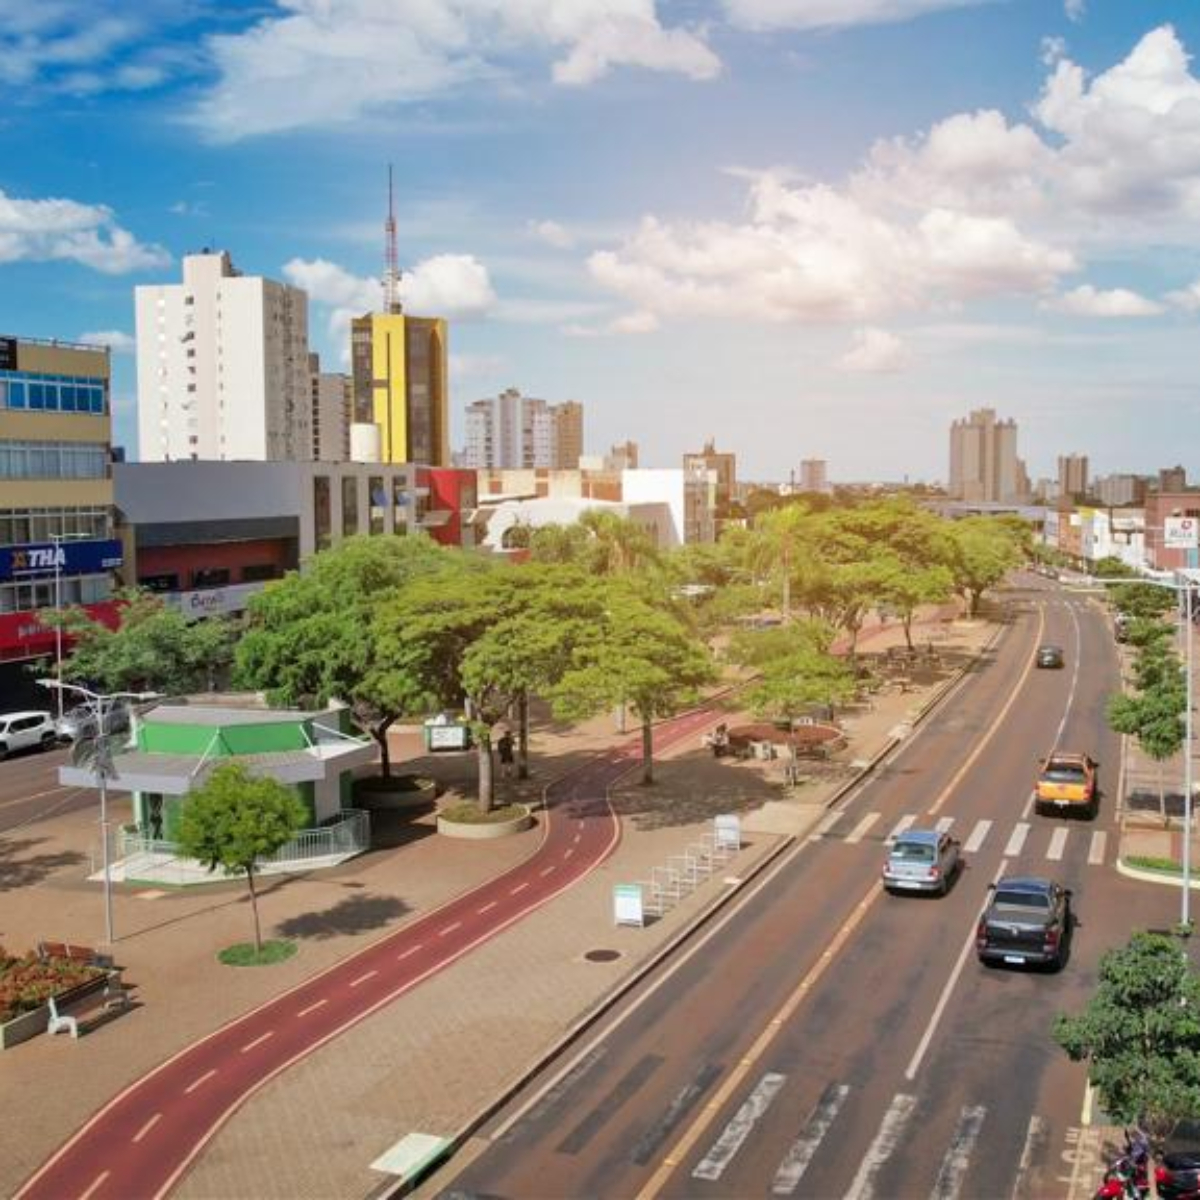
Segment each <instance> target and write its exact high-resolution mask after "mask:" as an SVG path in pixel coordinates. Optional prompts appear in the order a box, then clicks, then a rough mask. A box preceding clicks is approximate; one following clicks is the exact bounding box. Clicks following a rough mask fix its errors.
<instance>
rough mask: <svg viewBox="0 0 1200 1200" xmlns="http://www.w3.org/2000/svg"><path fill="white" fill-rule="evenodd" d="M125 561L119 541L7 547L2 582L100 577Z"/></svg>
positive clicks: (0, 556)
mask: <svg viewBox="0 0 1200 1200" xmlns="http://www.w3.org/2000/svg"><path fill="white" fill-rule="evenodd" d="M124 561H125V559H124V551H123V549H122V546H121V543H120V542H119V541H118V540H117V539H116V538H109V539H97V540H89V541H62V542H37V543H33V544H30V545H28V546H3V547H0V582H5V583H7V582H11V581H14V580H21V579H46V578H49V577H50V576H52V575H55V574H61V575H98V574H100V573H101V572H103V571H111V570H113V569H114V568H115V567H119V566H120V565H121V564H122V563H123V562H124Z"/></svg>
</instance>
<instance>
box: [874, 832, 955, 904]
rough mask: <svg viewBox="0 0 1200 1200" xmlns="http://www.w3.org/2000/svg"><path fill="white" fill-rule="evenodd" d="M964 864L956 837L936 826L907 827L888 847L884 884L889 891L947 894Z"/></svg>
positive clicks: (884, 867)
mask: <svg viewBox="0 0 1200 1200" xmlns="http://www.w3.org/2000/svg"><path fill="white" fill-rule="evenodd" d="M961 866H962V856H961V854H960V852H959V843H958V840H957V839H956V838H952V837H951V836H950V835H949V834H948V833H940V832H938V830H936V829H908V830H905V832H904V833H902V834H900V835H899V836H897V838H896V840H895V841H894V842H892V845H891V848H890V849H889V850H888V856H887V861H886V862H885V863H884V864H883V888H884V891H887V892H935V893H936V894H937V895H939V896H944V895H945V894H946V892H947V891H948V890H949V888H950V881H951V880H952V879H953V878H954V875H955V873H956V872H957V871H958V869H959V868H960V867H961Z"/></svg>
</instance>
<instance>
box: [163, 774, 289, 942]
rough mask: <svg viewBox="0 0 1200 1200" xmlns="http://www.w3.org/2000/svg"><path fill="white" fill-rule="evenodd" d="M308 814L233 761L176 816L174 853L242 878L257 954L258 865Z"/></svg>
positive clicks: (283, 789) (272, 783)
mask: <svg viewBox="0 0 1200 1200" xmlns="http://www.w3.org/2000/svg"><path fill="white" fill-rule="evenodd" d="M307 821H308V810H307V809H306V808H305V807H304V805H303V804H302V803H301V802H300V800H299V799H298V798H297V797H296V793H295V792H294V791H293V790H292V789H291V788H289V787H287V786H285V785H284V784H282V783H280V782H278V780H275V779H271V778H270V777H268V776H263V775H251V774H250V772H249V771H247V770H246V768H245V767H244V766H242V764H241V763H239V762H225V763H221V764H220V765H219V766H217V767H216V768H215V769H214V770H213V771H211V772H210V773H209V776H208V778H207V779H206V780H205V781H204V783H203V784H201V785H200V787H198V788H195V789H194V790H193V791H191V792H190V793H189V794H188V797H187V800H186V801H185V803H184V806H183V813H182V815H181V816H180V818H179V831H178V834H177V836H176V841H177V842H178V844H179V849H180V851H181V852H182V853H183V854H185V855H187V856H188V857H189V858H196V859H199V860H200V861H201V862H202V863H204V864H205V865H206V866H207V867H208V869H209V870H210V871H215V870H216V869H217V868H218V867H222V868H224V869H225V870H226V871H227V872H229V873H230V874H232V875H245V876H246V886H247V887H248V888H249V889H250V907H251V908H252V909H253V911H254V949H255V951H256V952H258V953H261V951H262V929H261V926H260V923H259V917H258V892H257V890H256V888H255V884H254V877H255V873H256V872H257V870H258V864H259V862H260V861H261V860H262V859H264V858H267V857H268V856H269V855H272V854H274V853H275V851H276V850H278V849H279V848H280V847H281V846H284V845H286V844H287V843H288V842H289V841H291V840H292V838H294V837H295V836H296V834H297V833H299V832H300V830H302V829H303V828H304V826H305V824H306V823H307Z"/></svg>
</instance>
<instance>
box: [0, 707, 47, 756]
mask: <svg viewBox="0 0 1200 1200" xmlns="http://www.w3.org/2000/svg"><path fill="white" fill-rule="evenodd" d="M57 742H58V731H57V730H56V729H55V727H54V718H53V717H52V716H51V715H50V714H49V713H48V712H16V713H5V714H4V716H0V758H7V757H8V756H9V755H10V754H12V753H13V751H14V750H29V749H32V748H33V747H35V746H53V745H55V744H57Z"/></svg>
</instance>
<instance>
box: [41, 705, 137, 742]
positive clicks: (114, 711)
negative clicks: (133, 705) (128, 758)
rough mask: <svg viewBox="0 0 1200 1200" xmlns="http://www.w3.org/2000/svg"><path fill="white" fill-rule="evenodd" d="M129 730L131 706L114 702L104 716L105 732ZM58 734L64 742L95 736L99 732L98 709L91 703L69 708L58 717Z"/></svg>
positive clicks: (124, 731)
mask: <svg viewBox="0 0 1200 1200" xmlns="http://www.w3.org/2000/svg"><path fill="white" fill-rule="evenodd" d="M128 730H129V708H128V706H127V705H125V704H114V705H113V706H112V707H111V708H109V710H108V712H107V713H105V716H104V732H105V733H106V734H112V733H126V732H127V731H128ZM57 732H58V736H59V737H60V738H62V740H63V741H64V742H78V741H79V740H80V739H82V738H90V737H95V736H96V735H97V734H98V733H99V732H100V729H99V725H98V722H97V721H96V710H95V709H94V708H93V707H92V706H91V705H90V704H80V705H78V706H77V707H75V708H72V709H68V711H67V712H65V713H63V715H62V716H61V717H59V719H58V727H57Z"/></svg>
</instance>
